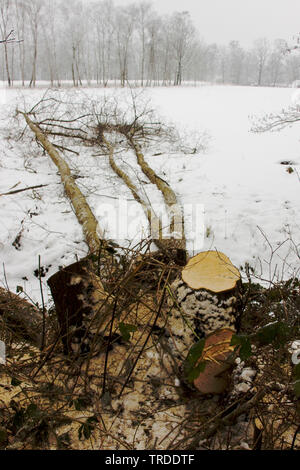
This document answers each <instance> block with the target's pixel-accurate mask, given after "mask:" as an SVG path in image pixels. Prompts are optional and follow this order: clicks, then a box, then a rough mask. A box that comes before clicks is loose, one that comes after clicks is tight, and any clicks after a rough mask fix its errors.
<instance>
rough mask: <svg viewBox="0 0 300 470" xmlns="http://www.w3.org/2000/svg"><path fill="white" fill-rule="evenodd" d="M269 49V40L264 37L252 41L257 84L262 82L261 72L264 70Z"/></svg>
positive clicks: (259, 84)
mask: <svg viewBox="0 0 300 470" xmlns="http://www.w3.org/2000/svg"><path fill="white" fill-rule="evenodd" d="M269 50H270V49H269V42H268V40H267V39H266V38H260V39H256V40H255V41H254V48H253V55H254V58H255V62H256V70H257V85H258V86H261V84H262V80H263V73H264V71H265V67H266V63H267V59H268V55H269Z"/></svg>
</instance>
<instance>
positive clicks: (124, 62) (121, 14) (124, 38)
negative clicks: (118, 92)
mask: <svg viewBox="0 0 300 470" xmlns="http://www.w3.org/2000/svg"><path fill="white" fill-rule="evenodd" d="M136 17H137V8H136V6H135V5H129V7H126V8H122V9H120V10H119V11H118V12H117V15H116V39H117V50H118V58H119V67H120V80H121V85H122V86H124V85H125V83H126V81H127V80H128V62H129V52H130V48H131V39H132V35H133V31H134V28H135V24H136Z"/></svg>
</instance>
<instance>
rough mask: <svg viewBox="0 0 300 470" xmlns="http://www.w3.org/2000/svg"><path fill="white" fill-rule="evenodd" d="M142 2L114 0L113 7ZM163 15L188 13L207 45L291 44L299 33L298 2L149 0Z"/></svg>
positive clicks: (299, 9)
mask: <svg viewBox="0 0 300 470" xmlns="http://www.w3.org/2000/svg"><path fill="white" fill-rule="evenodd" d="M139 1H142V0H137V1H136V2H134V1H133V0H114V3H115V5H123V6H124V5H127V4H130V3H138V2H139ZM149 1H150V3H152V4H153V6H154V9H155V10H156V11H157V12H159V13H162V14H165V13H172V12H174V11H184V10H186V11H189V12H190V14H191V17H192V19H193V21H194V24H195V26H196V27H197V29H198V30H199V32H200V36H201V37H202V38H203V39H204V40H205V41H206V42H208V43H212V42H216V43H228V42H229V41H230V40H232V39H235V40H239V41H240V42H241V44H242V45H243V46H245V47H248V46H251V45H252V42H253V40H254V39H257V38H260V37H266V38H268V39H270V40H273V39H277V38H282V39H286V40H287V41H289V42H290V41H291V40H292V37H293V36H294V35H296V34H297V33H298V32H299V31H300V0H152V1H151V0H149Z"/></svg>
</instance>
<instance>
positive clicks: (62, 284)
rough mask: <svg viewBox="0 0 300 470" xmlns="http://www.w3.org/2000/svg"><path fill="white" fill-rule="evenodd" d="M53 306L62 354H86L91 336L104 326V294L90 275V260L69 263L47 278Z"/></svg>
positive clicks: (92, 275)
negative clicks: (61, 344)
mask: <svg viewBox="0 0 300 470" xmlns="http://www.w3.org/2000/svg"><path fill="white" fill-rule="evenodd" d="M48 285H49V287H50V289H51V294H52V297H53V300H54V303H55V310H56V315H57V318H58V322H59V325H60V334H61V339H62V343H63V348H64V353H65V354H72V353H87V352H89V349H90V343H91V339H92V336H93V334H94V333H95V332H96V331H97V332H98V333H99V331H100V330H101V323H105V318H106V315H105V305H106V302H107V298H108V294H107V293H105V291H104V289H103V286H102V283H101V281H100V278H98V277H97V276H96V275H95V274H93V266H92V262H91V260H90V257H86V258H84V259H83V260H80V261H78V262H77V263H74V264H71V265H70V266H67V267H65V268H63V269H61V270H60V271H58V272H56V273H55V274H54V275H53V276H51V277H50V278H49V279H48Z"/></svg>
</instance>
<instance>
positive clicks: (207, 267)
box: [182, 251, 241, 293]
mask: <svg viewBox="0 0 300 470" xmlns="http://www.w3.org/2000/svg"><path fill="white" fill-rule="evenodd" d="M240 278H241V275H240V272H239V270H238V269H237V268H236V267H235V266H233V264H232V263H231V261H230V259H229V258H228V257H227V256H226V255H224V253H221V252H219V251H204V252H202V253H199V254H198V255H196V256H194V257H193V258H191V259H190V260H189V261H188V263H187V265H186V266H185V268H184V269H183V271H182V280H183V281H184V282H185V283H186V284H187V285H188V286H189V287H190V288H191V289H195V290H199V289H206V290H209V291H211V292H216V293H218V292H226V291H229V290H232V289H234V288H235V287H236V285H237V282H238V281H239V280H240Z"/></svg>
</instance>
